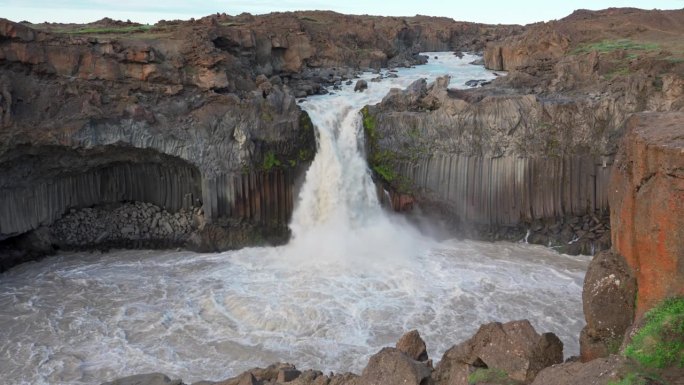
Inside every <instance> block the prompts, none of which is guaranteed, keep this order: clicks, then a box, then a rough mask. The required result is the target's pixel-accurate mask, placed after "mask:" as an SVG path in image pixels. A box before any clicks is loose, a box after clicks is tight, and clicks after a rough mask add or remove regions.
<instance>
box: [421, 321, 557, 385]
mask: <svg viewBox="0 0 684 385" xmlns="http://www.w3.org/2000/svg"><path fill="white" fill-rule="evenodd" d="M562 361H563V343H562V342H561V341H560V340H559V339H558V337H556V336H555V335H554V334H553V333H544V334H542V335H539V334H537V332H536V331H535V330H534V328H533V327H532V325H530V323H529V322H528V321H526V320H524V321H513V322H508V323H505V324H501V323H498V322H494V323H490V324H487V325H483V326H481V327H480V329H479V330H478V331H477V333H476V334H475V335H474V336H473V337H472V338H471V339H469V340H468V341H465V342H463V343H461V344H459V345H456V346H454V347H452V348H451V349H449V350H447V351H446V353H444V356H442V360H441V361H440V362H439V364H438V365H437V367H436V368H435V372H434V373H433V375H432V378H433V379H434V381H435V383H436V384H444V385H447V384H449V385H460V384H463V385H465V384H468V376H469V375H470V374H471V373H472V372H473V371H475V370H476V369H478V368H489V369H499V370H502V371H504V372H505V373H506V374H507V376H508V377H509V378H510V379H512V380H517V381H523V382H531V381H532V380H533V379H534V377H535V376H536V375H537V373H539V371H541V370H542V369H543V368H545V367H547V366H550V365H553V364H557V363H560V362H562Z"/></svg>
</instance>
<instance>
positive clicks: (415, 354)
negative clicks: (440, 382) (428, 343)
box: [396, 330, 428, 361]
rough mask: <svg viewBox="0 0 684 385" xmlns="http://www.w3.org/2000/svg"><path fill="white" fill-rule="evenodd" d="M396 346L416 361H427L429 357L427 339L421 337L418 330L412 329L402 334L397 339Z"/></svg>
mask: <svg viewBox="0 0 684 385" xmlns="http://www.w3.org/2000/svg"><path fill="white" fill-rule="evenodd" d="M396 348H397V350H399V351H400V352H403V353H405V354H406V355H408V356H409V357H411V358H412V359H414V360H416V361H427V359H428V353H427V349H426V347H425V341H423V339H422V338H421V337H420V333H419V332H418V330H411V331H410V332H408V333H406V334H404V335H403V336H401V338H399V341H397V346H396Z"/></svg>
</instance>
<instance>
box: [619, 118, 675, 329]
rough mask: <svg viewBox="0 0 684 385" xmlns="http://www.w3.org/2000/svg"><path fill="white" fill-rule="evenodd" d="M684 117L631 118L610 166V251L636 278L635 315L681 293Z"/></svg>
mask: <svg viewBox="0 0 684 385" xmlns="http://www.w3.org/2000/svg"><path fill="white" fill-rule="evenodd" d="M682 127H684V113H681V112H672V113H641V114H636V115H634V116H632V117H631V118H630V120H629V122H628V123H627V125H626V129H627V133H626V135H625V137H624V139H623V141H622V146H621V148H620V152H619V154H618V158H617V160H616V163H615V166H614V168H613V173H612V179H611V189H612V195H611V199H610V204H611V223H612V225H613V230H612V237H613V250H614V251H615V252H616V253H618V254H620V255H622V256H624V258H625V260H626V261H627V264H628V265H629V266H630V267H631V268H632V269H633V270H634V272H635V275H636V281H637V287H638V296H637V303H636V315H637V317H639V316H640V315H642V314H643V313H644V312H645V311H646V310H648V309H649V308H651V307H653V306H654V305H655V304H656V303H658V302H660V301H661V300H662V299H664V298H667V297H669V296H675V295H682V294H684V242H683V241H682V240H683V239H684V137H683V136H682V132H683V131H682Z"/></svg>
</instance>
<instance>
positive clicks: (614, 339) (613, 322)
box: [580, 251, 636, 362]
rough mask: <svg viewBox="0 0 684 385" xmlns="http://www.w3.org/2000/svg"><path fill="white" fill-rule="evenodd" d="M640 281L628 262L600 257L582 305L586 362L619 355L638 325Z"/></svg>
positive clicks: (607, 255)
mask: <svg viewBox="0 0 684 385" xmlns="http://www.w3.org/2000/svg"><path fill="white" fill-rule="evenodd" d="M635 295H636V279H635V278H634V274H633V272H632V269H631V268H630V267H629V266H628V265H627V262H625V260H624V258H622V257H621V256H620V255H618V254H616V253H614V252H611V251H603V252H600V253H598V254H597V255H596V256H595V257H594V259H593V260H592V261H591V263H590V264H589V269H588V270H587V275H586V276H585V278H584V289H583V291H582V303H583V307H584V317H585V319H586V321H587V325H586V326H585V327H584V329H582V333H581V335H580V354H581V356H582V361H584V362H586V361H591V360H593V359H596V358H599V357H606V356H608V355H609V354H611V353H613V354H614V353H617V351H618V349H619V347H620V344H621V342H622V340H623V337H624V335H625V332H626V331H627V329H628V328H629V326H630V325H631V324H632V322H633V321H634V299H635Z"/></svg>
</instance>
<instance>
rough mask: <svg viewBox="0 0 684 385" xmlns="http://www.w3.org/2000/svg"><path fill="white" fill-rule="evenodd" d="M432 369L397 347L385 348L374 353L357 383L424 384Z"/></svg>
mask: <svg viewBox="0 0 684 385" xmlns="http://www.w3.org/2000/svg"><path fill="white" fill-rule="evenodd" d="M431 373H432V369H430V367H429V366H427V365H426V364H425V363H422V362H418V361H416V360H413V359H411V357H409V356H408V355H406V354H405V353H404V352H402V351H400V350H399V349H395V348H384V349H382V350H380V351H379V352H378V353H376V354H375V355H373V356H372V357H371V358H370V360H369V361H368V365H367V366H366V368H365V369H364V370H363V373H362V374H361V377H359V378H358V380H357V381H356V382H355V383H354V384H355V385H362V384H363V385H366V384H373V385H396V384H405V385H424V384H425V383H426V382H425V381H428V380H429V378H430V374H431Z"/></svg>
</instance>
